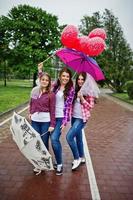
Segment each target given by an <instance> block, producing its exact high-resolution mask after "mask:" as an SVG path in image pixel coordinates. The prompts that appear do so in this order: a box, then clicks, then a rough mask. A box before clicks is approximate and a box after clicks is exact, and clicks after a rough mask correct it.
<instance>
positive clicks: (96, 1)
mask: <svg viewBox="0 0 133 200" xmlns="http://www.w3.org/2000/svg"><path fill="white" fill-rule="evenodd" d="M18 4H28V5H30V6H34V7H38V8H42V9H43V10H46V11H47V12H48V13H51V14H54V15H56V16H58V19H59V24H60V25H61V24H73V25H76V26H77V25H79V24H80V19H81V18H82V17H83V16H84V15H89V16H91V15H92V13H94V12H96V11H100V13H101V14H102V13H103V11H104V10H105V8H107V9H109V10H111V11H112V12H113V14H114V15H115V17H118V20H119V23H120V24H121V26H122V29H123V31H124V36H125V38H126V39H127V42H128V43H129V44H130V47H131V48H132V49H133V34H132V30H133V28H132V27H133V25H132V24H133V0H101V1H100V0H91V1H90V0H0V15H7V13H8V11H9V10H10V9H11V8H12V7H13V6H17V5H18Z"/></svg>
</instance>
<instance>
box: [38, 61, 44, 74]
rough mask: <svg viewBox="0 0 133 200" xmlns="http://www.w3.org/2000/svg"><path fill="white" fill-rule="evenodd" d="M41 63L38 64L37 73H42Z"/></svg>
mask: <svg viewBox="0 0 133 200" xmlns="http://www.w3.org/2000/svg"><path fill="white" fill-rule="evenodd" d="M42 68H43V62H41V63H39V64H38V72H42Z"/></svg>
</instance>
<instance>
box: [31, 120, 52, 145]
mask: <svg viewBox="0 0 133 200" xmlns="http://www.w3.org/2000/svg"><path fill="white" fill-rule="evenodd" d="M31 125H32V127H33V128H34V129H35V130H36V131H37V132H38V133H39V134H40V135H42V134H43V133H45V132H47V131H48V128H49V126H50V122H36V121H31ZM49 136H50V133H49V132H48V133H46V134H44V135H43V136H41V138H42V141H43V143H44V144H45V146H46V148H47V149H49Z"/></svg>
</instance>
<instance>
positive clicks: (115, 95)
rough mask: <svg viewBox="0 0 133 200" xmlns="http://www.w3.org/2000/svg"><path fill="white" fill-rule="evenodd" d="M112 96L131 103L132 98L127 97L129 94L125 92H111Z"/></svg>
mask: <svg viewBox="0 0 133 200" xmlns="http://www.w3.org/2000/svg"><path fill="white" fill-rule="evenodd" d="M111 95H112V96H113V97H116V98H118V99H120V100H122V101H125V102H127V103H130V104H132V105H133V99H129V96H128V94H127V93H113V94H111Z"/></svg>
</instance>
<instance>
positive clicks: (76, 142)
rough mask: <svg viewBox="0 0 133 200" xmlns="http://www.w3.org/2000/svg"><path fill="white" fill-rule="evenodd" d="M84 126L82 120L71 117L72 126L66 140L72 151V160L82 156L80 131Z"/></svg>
mask: <svg viewBox="0 0 133 200" xmlns="http://www.w3.org/2000/svg"><path fill="white" fill-rule="evenodd" d="M85 124H86V123H85V122H83V120H82V119H79V118H74V117H72V121H71V125H72V126H71V128H70V129H69V131H68V133H67V135H66V140H67V142H68V144H69V146H70V148H71V150H72V153H73V157H74V159H79V157H83V156H84V149H83V139H82V129H83V128H84V126H85Z"/></svg>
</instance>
